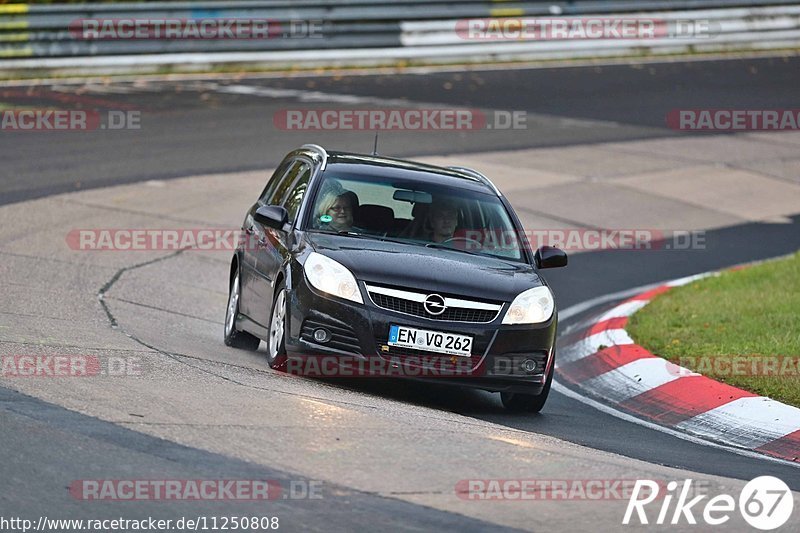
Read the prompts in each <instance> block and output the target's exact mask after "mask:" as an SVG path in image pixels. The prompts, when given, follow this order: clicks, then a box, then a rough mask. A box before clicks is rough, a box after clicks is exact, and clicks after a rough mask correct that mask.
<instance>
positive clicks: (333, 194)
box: [314, 188, 358, 231]
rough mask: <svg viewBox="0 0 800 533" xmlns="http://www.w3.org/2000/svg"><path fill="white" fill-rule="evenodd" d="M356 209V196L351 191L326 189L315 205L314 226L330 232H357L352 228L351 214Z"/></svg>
mask: <svg viewBox="0 0 800 533" xmlns="http://www.w3.org/2000/svg"><path fill="white" fill-rule="evenodd" d="M357 207H358V196H357V195H356V193H354V192H353V191H348V190H346V189H336V188H331V189H328V190H327V191H324V192H323V193H322V196H321V198H320V200H319V202H318V203H317V212H316V213H315V217H314V222H315V225H316V226H317V227H318V228H319V229H328V230H332V231H358V229H357V228H354V227H353V212H354V211H355V209H356V208H357Z"/></svg>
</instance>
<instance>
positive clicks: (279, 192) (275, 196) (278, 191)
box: [267, 161, 308, 205]
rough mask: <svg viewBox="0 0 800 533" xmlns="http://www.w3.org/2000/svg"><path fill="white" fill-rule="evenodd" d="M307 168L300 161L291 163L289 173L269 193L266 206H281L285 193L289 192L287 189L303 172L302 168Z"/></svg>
mask: <svg viewBox="0 0 800 533" xmlns="http://www.w3.org/2000/svg"><path fill="white" fill-rule="evenodd" d="M307 166H308V165H307V164H306V163H303V162H302V161H295V162H294V163H292V166H291V168H289V172H287V173H286V175H285V176H283V179H281V181H280V182H279V183H278V186H277V187H275V190H273V191H271V193H270V194H269V196H268V197H267V204H269V205H281V202H282V201H283V199H284V198H285V197H286V193H287V192H288V191H289V187H291V186H292V184H293V183H294V181H295V180H296V179H297V176H299V175H300V173H301V172H302V171H303V168H305V167H307Z"/></svg>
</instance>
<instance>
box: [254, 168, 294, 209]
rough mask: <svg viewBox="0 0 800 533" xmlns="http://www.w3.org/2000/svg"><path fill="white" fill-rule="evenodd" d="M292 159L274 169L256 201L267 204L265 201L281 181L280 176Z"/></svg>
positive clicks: (281, 176)
mask: <svg viewBox="0 0 800 533" xmlns="http://www.w3.org/2000/svg"><path fill="white" fill-rule="evenodd" d="M293 162H294V160H289V161H284V162H283V163H281V165H280V166H279V167H278V168H277V170H275V173H274V174H272V177H271V178H270V179H269V181H268V182H267V186H266V187H264V190H263V191H262V192H261V196H259V197H258V201H259V202H261V203H263V204H269V202H268V201H267V200H268V199H269V197H270V196H272V193H273V192H274V191H275V188H276V187H277V186H278V184H279V183H280V182H281V178H283V177H284V176H285V175H286V171H287V170H288V169H289V167H290V166H291V164H292V163H293Z"/></svg>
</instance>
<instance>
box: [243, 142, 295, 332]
mask: <svg viewBox="0 0 800 533" xmlns="http://www.w3.org/2000/svg"><path fill="white" fill-rule="evenodd" d="M295 161H296V159H295V158H287V159H285V160H283V161H282V162H281V164H280V165H278V168H277V169H276V170H275V172H274V173H273V174H272V177H271V178H270V179H269V181H268V182H267V185H266V186H265V187H264V190H263V191H262V192H261V195H260V196H259V197H258V200H257V201H256V203H255V204H253V206H252V207H251V208H250V210H249V211H248V212H247V215H246V216H245V220H244V223H243V224H242V230H243V231H244V247H243V250H242V254H241V256H240V276H241V278H240V283H241V295H240V298H239V310H240V312H241V313H242V314H245V315H247V316H248V317H250V318H251V319H253V318H254V317H253V314H252V313H253V310H254V309H257V308H258V305H259V302H258V299H257V297H256V296H255V294H254V291H255V287H256V286H257V278H258V276H257V275H256V259H257V253H256V252H257V245H256V243H257V240H258V239H257V237H255V220H254V219H253V214H254V213H255V212H256V209H258V208H259V207H261V206H262V205H269V200H270V198H272V197H273V196H274V194H275V191H276V190H278V189H279V188H280V187H281V185H282V184H283V183H284V181H285V179H290V178H288V174H289V169H290V168H291V167H292V164H293V163H295ZM262 325H264V324H262Z"/></svg>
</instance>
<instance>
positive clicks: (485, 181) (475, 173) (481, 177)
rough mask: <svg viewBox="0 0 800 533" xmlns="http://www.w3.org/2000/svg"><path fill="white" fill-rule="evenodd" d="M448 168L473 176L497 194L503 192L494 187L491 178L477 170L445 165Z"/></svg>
mask: <svg viewBox="0 0 800 533" xmlns="http://www.w3.org/2000/svg"><path fill="white" fill-rule="evenodd" d="M447 168H449V169H450V170H455V171H456V172H461V173H462V174H467V175H468V176H472V177H473V178H475V179H477V180H478V181H480V182H481V183H483V184H484V185H488V186H489V188H490V189H492V190H493V191H494V192H495V194H496V195H497V196H503V193H501V192H500V189H498V188H497V187H495V185H494V183H492V180H490V179H489V178H487V177H486V176H484V175H483V174H481V173H480V172H478V171H477V170H474V169H471V168H467V167H447Z"/></svg>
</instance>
